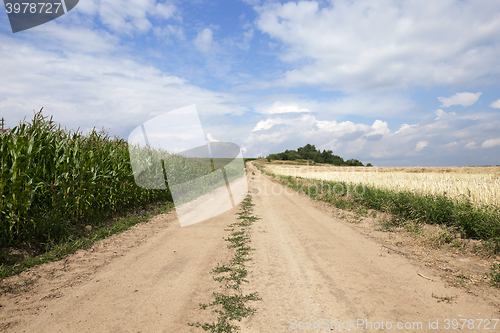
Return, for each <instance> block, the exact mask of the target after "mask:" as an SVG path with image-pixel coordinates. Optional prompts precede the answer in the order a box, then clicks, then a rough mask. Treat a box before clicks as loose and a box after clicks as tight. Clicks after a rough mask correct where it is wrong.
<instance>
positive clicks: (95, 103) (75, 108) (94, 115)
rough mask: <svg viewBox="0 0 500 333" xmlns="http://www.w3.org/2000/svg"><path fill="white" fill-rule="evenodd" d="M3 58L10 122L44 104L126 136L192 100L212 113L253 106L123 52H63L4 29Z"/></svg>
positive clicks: (1, 102)
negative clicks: (19, 36) (41, 45)
mask: <svg viewBox="0 0 500 333" xmlns="http://www.w3.org/2000/svg"><path fill="white" fill-rule="evenodd" d="M14 45H15V48H14ZM12 49H16V56H15V57H12V56H11V55H12ZM118 50H119V49H118ZM0 58H1V59H3V60H2V61H1V62H0V72H1V73H2V80H3V82H8V83H9V84H2V85H0V110H1V114H2V116H3V117H4V118H5V119H6V121H7V124H8V125H9V126H14V125H16V123H17V121H18V120H19V119H22V118H23V117H24V116H27V117H28V119H29V118H31V115H32V110H34V109H35V110H38V109H40V108H41V107H44V110H45V114H50V115H53V116H54V120H55V121H56V122H59V123H62V124H63V125H64V126H67V127H68V128H70V129H74V130H76V129H77V128H80V129H82V130H85V129H87V128H92V127H94V126H96V127H97V128H101V127H102V126H104V127H105V128H110V129H111V130H112V132H113V133H114V134H118V135H120V136H121V137H126V136H128V133H127V129H131V128H133V127H135V126H137V125H139V124H141V123H142V122H144V121H146V120H148V119H150V118H153V117H154V116H157V115H160V114H163V113H165V112H168V111H171V110H174V109H177V108H180V107H184V106H186V105H191V104H196V105H197V108H198V111H199V112H200V114H204V115H206V116H210V115H224V114H232V115H235V114H241V113H242V112H244V111H245V110H247V108H245V107H243V106H241V105H240V104H238V103H237V102H236V97H235V95H232V94H229V93H225V92H216V91H215V92H214V91H210V90H207V89H203V88H200V87H197V86H194V85H191V84H189V83H187V82H186V80H184V79H182V78H180V77H178V76H174V75H168V74H166V73H164V72H162V71H161V70H159V69H158V68H155V67H153V66H150V65H144V64H141V63H139V62H137V61H134V60H131V59H129V58H128V57H127V56H126V55H120V53H118V52H116V53H113V54H111V55H108V54H107V53H103V54H89V55H86V54H83V53H73V52H69V53H68V54H61V53H59V52H51V51H44V50H43V49H40V48H37V47H35V46H33V45H31V44H29V43H28V42H27V41H22V40H14V39H13V38H12V37H6V36H5V35H4V36H2V35H0ZM21 64H22V65H21ZM27 96H29V98H27ZM212 134H215V133H213V132H212ZM217 135H218V134H217Z"/></svg>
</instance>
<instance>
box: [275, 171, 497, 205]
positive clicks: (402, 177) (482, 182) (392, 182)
mask: <svg viewBox="0 0 500 333" xmlns="http://www.w3.org/2000/svg"><path fill="white" fill-rule="evenodd" d="M266 172H270V173H274V174H276V175H282V176H293V177H302V178H308V179H319V180H326V181H333V182H335V181H338V182H340V181H342V182H348V183H353V184H360V183H361V184H365V185H369V186H373V187H376V188H385V189H391V190H395V191H411V192H417V193H429V194H436V195H440V194H443V193H445V192H446V195H448V196H450V197H452V198H456V199H461V198H469V199H470V200H471V201H472V202H473V203H474V204H476V205H496V206H500V167H448V168H444V167H433V168H420V167H413V168H397V167H384V168H368V167H335V166H305V165H302V166H298V165H285V164H267V165H266Z"/></svg>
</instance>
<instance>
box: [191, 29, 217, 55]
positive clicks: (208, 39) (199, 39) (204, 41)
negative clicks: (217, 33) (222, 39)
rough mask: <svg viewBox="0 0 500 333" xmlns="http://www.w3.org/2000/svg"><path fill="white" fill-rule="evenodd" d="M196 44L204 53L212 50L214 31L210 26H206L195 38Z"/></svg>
mask: <svg viewBox="0 0 500 333" xmlns="http://www.w3.org/2000/svg"><path fill="white" fill-rule="evenodd" d="M193 43H194V45H195V46H196V47H197V48H198V50H200V51H201V52H203V53H207V52H210V50H211V49H212V46H213V32H212V30H211V29H209V28H205V29H203V30H202V31H200V32H199V33H198V35H197V36H196V38H195V40H194V42H193Z"/></svg>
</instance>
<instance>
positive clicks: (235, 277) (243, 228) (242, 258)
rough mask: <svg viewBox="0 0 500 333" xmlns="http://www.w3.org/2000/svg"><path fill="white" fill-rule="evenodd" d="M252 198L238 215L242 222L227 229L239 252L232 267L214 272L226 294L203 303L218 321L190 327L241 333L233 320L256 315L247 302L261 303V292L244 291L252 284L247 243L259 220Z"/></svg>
mask: <svg viewBox="0 0 500 333" xmlns="http://www.w3.org/2000/svg"><path fill="white" fill-rule="evenodd" d="M252 206H254V204H252V197H251V196H250V195H248V196H247V197H246V198H245V199H244V200H243V202H242V203H241V211H240V212H238V213H237V214H238V215H239V216H238V222H235V223H232V224H230V225H229V228H227V229H226V230H227V231H232V232H231V234H230V236H229V237H227V238H224V240H225V241H227V242H229V243H230V244H229V245H228V246H227V247H228V248H229V249H235V252H234V257H233V259H232V260H231V261H230V262H229V263H228V264H223V265H220V264H217V266H216V267H215V268H214V269H213V270H212V273H213V274H214V275H218V276H214V277H213V279H214V280H215V281H218V282H223V281H225V285H224V286H225V288H226V291H227V294H225V293H213V296H214V301H213V302H211V303H201V304H200V308H201V309H203V310H205V309H207V308H208V307H214V310H213V311H214V312H215V313H216V314H217V315H218V318H217V322H211V323H203V324H202V323H200V322H196V323H188V325H189V326H195V327H201V328H202V329H203V330H205V331H210V332H212V333H222V332H226V333H231V332H237V331H238V329H239V327H238V326H237V325H234V324H232V323H231V321H234V320H237V321H241V320H242V319H243V318H245V317H248V316H250V315H253V314H254V313H255V312H256V310H255V309H254V308H251V307H249V306H246V305H245V303H246V302H248V301H258V300H260V299H261V298H260V297H259V296H258V293H257V292H254V293H251V294H247V295H243V293H242V291H241V283H242V282H246V283H248V282H249V281H248V280H246V279H245V277H246V276H247V275H248V271H247V269H246V267H245V262H246V261H248V260H251V258H250V257H249V253H250V251H251V250H252V249H251V248H250V247H249V246H247V244H248V243H249V242H250V235H249V233H248V230H247V227H249V226H251V225H252V224H253V222H255V221H257V220H258V219H259V218H258V217H256V216H253V215H251V213H252ZM236 228H239V231H235V229H236Z"/></svg>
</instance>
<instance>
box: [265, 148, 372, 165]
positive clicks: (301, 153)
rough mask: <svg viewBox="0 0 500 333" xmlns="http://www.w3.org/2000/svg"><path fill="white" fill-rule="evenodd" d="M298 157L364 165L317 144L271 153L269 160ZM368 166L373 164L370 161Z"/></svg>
mask: <svg viewBox="0 0 500 333" xmlns="http://www.w3.org/2000/svg"><path fill="white" fill-rule="evenodd" d="M298 159H304V160H311V161H313V162H315V163H328V164H333V165H348V166H363V163H362V162H360V161H359V160H357V159H350V160H347V161H344V159H343V158H342V157H340V156H338V155H334V154H333V152H332V151H331V150H323V152H321V150H320V149H316V146H315V145H311V144H309V143H308V144H306V145H305V146H304V147H299V148H297V150H296V151H295V150H288V149H287V150H285V151H284V152H282V153H278V154H269V155H268V156H267V160H268V161H271V160H283V161H294V160H298ZM367 166H372V165H371V163H368V164H367Z"/></svg>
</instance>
